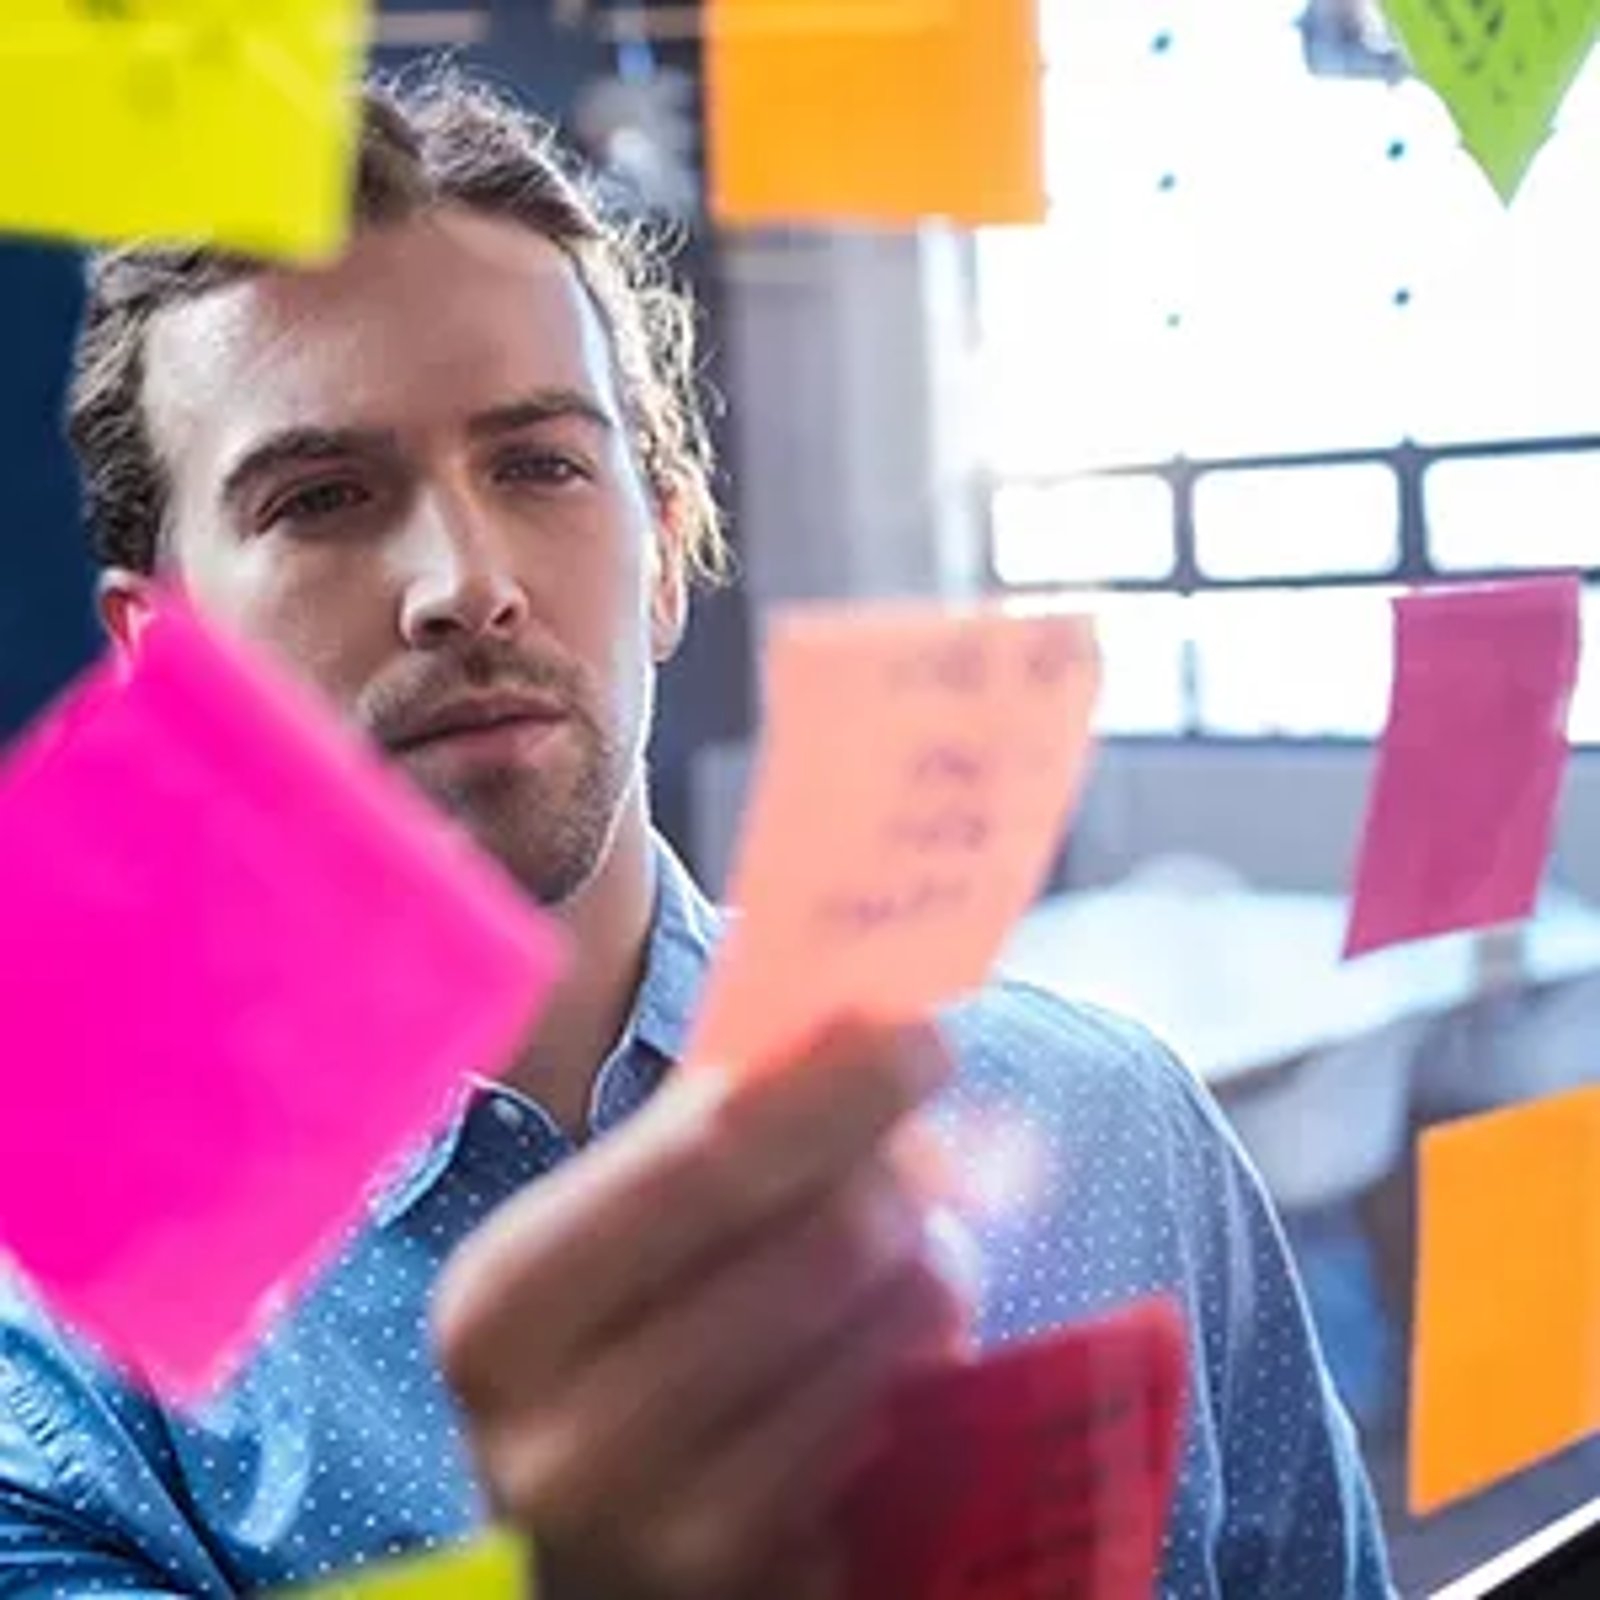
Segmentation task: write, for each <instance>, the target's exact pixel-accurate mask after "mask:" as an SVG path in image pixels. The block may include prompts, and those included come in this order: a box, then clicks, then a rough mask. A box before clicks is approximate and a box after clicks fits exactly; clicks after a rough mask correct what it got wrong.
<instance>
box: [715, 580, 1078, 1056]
mask: <svg viewBox="0 0 1600 1600" xmlns="http://www.w3.org/2000/svg"><path fill="white" fill-rule="evenodd" d="M766 681H767V691H768V707H767V720H766V731H765V736H764V739H763V743H762V753H761V757H760V762H759V766H758V771H757V774H756V778H755V787H754V795H753V798H752V800H751V803H750V807H749V812H748V819H747V823H746V827H745V830H744V834H743V837H742V840H741V843H740V847H739V851H738V854H737V859H736V862H735V867H734V873H733V879H732V899H733V903H734V905H735V906H736V907H737V909H738V911H739V913H740V915H739V918H738V920H737V922H736V923H735V925H734V927H733V929H732V930H731V931H730V933H729V936H728V938H727V940H726V942H725V946H724V950H723V953H722V956H721V957H720V958H719V960H718V963H717V966H716V968H715V970H714V972H713V974H712V977H711V980H710V983H709V984H708V986H707V992H706V996H705V1000H704V1003H703V1007H702V1011H701V1015H700V1018H699V1022H698V1025H697V1029H696V1032H695V1036H694V1039H693V1041H692V1043H691V1047H690V1052H689V1056H690V1059H691V1060H693V1061H696V1062H708V1063H718V1064H721V1065H723V1066H725V1067H728V1068H730V1069H735V1070H739V1069H748V1070H753V1069H755V1068H757V1067H759V1066H761V1065H763V1064H765V1063H767V1062H769V1061H771V1060H772V1059H774V1058H776V1057H777V1056H779V1055H781V1054H782V1053H783V1052H784V1051H785V1050H787V1049H789V1048H791V1047H792V1046H794V1045H796V1044H798V1043H799V1042H800V1041H801V1039H802V1038H803V1037H804V1036H805V1035H806V1034H808V1033H810V1032H811V1031H812V1030H813V1029H814V1028H816V1027H817V1026H818V1025H820V1024H821V1023H823V1022H824V1021H826V1020H827V1019H829V1018H830V1017H831V1016H833V1015H834V1014H836V1013H838V1012H842V1011H856V1012H863V1013H868V1014H871V1015H874V1016H878V1017H882V1018H885V1019H889V1020H898V1019H900V1018H911V1017H915V1016H919V1015H921V1014H923V1013H925V1012H927V1011H929V1010H931V1009H933V1008H934V1007H936V1006H938V1005H940V1004H942V1003H944V1002H945V1001H948V1000H952V999H954V998H956V997H957V996H959V995H960V994H962V993H964V992H966V991H968V990H970V989H972V988H974V987H976V986H977V985H978V984H980V983H981V982H982V981H983V979H984V978H985V976H986V975H987V973H988V970H989V967H990V965H991V963H992V962H993V961H994V959H995V956H996V954H997V953H998V951H999V949H1000V946H1001V944H1002V942H1003V940H1004V938H1005V936H1006V934H1007V933H1008V932H1009V931H1010V928H1011V926H1012V924H1013V923H1014V922H1015V920H1016V918H1017V917H1018V916H1019V915H1020V914H1021V912H1022V911H1023V910H1024V909H1025V908H1026V906H1027V904H1028V903H1029V901H1030V899H1031V898H1032V896H1033V895H1034V894H1035V893H1036V892H1037V890H1038V888H1039V884H1040V881H1041V879H1042V877H1043V874H1044V872H1045V870H1046V868H1047V867H1048V865H1049V862H1050V859H1051V856H1052V852H1053V851H1054V848H1055V846H1056V844H1057V842H1058V840H1059V838H1060V835H1061V830H1062V827H1063V825H1064V823H1065V821H1066V818H1067V816H1068V814H1069V813H1070V810H1071V806H1072V802H1073V800H1074V798H1075V796H1076V794H1077V792H1078V789H1079V786H1080V784H1081V782H1082V779H1083V775H1084V771H1085V766H1086V762H1087V755H1088V746H1089V725H1090V717H1091V714H1092V711H1093V706H1094V701H1095V694H1096V690H1097V687H1098V683H1099V667H1098V657H1097V655H1096V651H1095V646H1094V635H1093V630H1092V626H1091V624H1090V622H1089V621H1088V619H1087V618H1085V617H1081V616H1067V615H1043V614H1035V615H1023V614H1018V613H1014V612H1008V611H1005V610H1003V609H1000V608H997V607H990V608H974V609H968V610H949V609H944V608H941V607H938V606H932V605H929V606H912V605H898V606H884V607H869V608H863V609H860V610H855V611H849V610H826V609H821V610H817V611H815V612H809V613H808V612H796V613H793V614H791V615H789V616H787V617H784V618H782V619H780V620H779V621H777V622H776V623H775V624H774V625H773V628H772V631H771V636H770V641H769V646H768V651H767V672H766Z"/></svg>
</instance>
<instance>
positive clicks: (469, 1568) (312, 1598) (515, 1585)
mask: <svg viewBox="0 0 1600 1600" xmlns="http://www.w3.org/2000/svg"><path fill="white" fill-rule="evenodd" d="M300 1592H301V1591H296V1593H300ZM304 1593H305V1600H434V1597H435V1596H442V1597H443V1600H537V1583H536V1581H535V1577H534V1562H533V1554H532V1552H531V1550H530V1549H529V1547H528V1546H527V1545H526V1544H524V1543H523V1542H522V1541H521V1540H520V1539H514V1538H512V1537H511V1536H510V1535H509V1534H504V1533H491V1534H486V1535H484V1536H483V1537H482V1538H480V1539H476V1540H474V1541H473V1542H472V1543H471V1544H468V1545H463V1546H461V1547H460V1548H459V1549H456V1550H441V1551H438V1552H436V1553H434V1554H431V1555H426V1556H418V1557H414V1558H412V1559H411V1560H409V1561H392V1562H388V1563H385V1564H384V1565H382V1566H377V1567H373V1568H372V1569H371V1571H369V1572H363V1573H362V1574H360V1575H359V1576H351V1577H348V1578H343V1579H337V1580H335V1581H334V1582H333V1583H329V1584H324V1585H322V1586H321V1587H319V1588H317V1589H314V1590H310V1591H305V1592H304Z"/></svg>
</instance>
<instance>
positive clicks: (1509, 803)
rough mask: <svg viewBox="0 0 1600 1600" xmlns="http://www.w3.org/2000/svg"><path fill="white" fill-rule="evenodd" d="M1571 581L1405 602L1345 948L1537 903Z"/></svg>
mask: <svg viewBox="0 0 1600 1600" xmlns="http://www.w3.org/2000/svg"><path fill="white" fill-rule="evenodd" d="M1578 606H1579V585H1578V580H1577V579H1576V578H1569V577H1555V578H1525V579H1519V580H1515V581H1510V582H1505V583H1486V584H1474V585H1469V586H1466V587H1461V588H1451V589H1436V590H1427V591H1423V592H1420V593H1417V594H1408V595H1402V596H1401V597H1400V598H1399V599H1397V600H1396V601H1395V672H1394V689H1393V694H1392V697H1391V703H1390V708H1389V722H1388V726H1387V727H1386V728H1385V730H1384V734H1383V742H1382V745H1381V746H1380V748H1379V752H1378V767H1377V774H1376V777H1375V779H1374V781H1373V788H1372V797H1371V800H1370V802H1369V804H1368V808H1367V818H1366V826H1365V832H1364V834H1363V837H1362V841H1361V855H1360V860H1359V863H1358V865H1357V869H1356V880H1355V892H1354V895H1353V897H1352V902H1351V910H1350V927H1349V931H1348V933H1347V935H1346V938H1345V953H1346V955H1359V954H1361V953H1363V952H1365V951H1368V950H1379V949H1382V948H1383V947H1384V946H1386V945H1392V944H1398V943H1401V942H1402V941H1404V940H1408V939H1422V938H1426V937H1428V936H1430V935H1433V934H1440V933H1454V932H1457V931H1460V930H1463V929H1467V928H1486V927H1492V926H1494V925H1495V924H1497V923H1502V922H1513V921H1516V920H1518V919H1519V918H1522V917H1526V916H1527V915H1528V914H1529V913H1530V912H1531V911H1532V910H1533V907H1534V903H1535V900H1536V899H1537V897H1538V892H1539V880H1540V878H1541V876H1542V875H1543V872H1544V866H1545V860H1546V858H1547V856H1548V855H1549V850H1550V834H1551V829H1552V828H1553V826H1554V824H1555V812H1556V803H1557V801H1558V799H1559V798H1560V793H1561V780H1562V776H1563V774H1564V773H1565V771H1566V764H1567V712H1568V708H1569V706H1570V704H1571V701H1572V691H1573V687H1574V685H1575V683H1576V681H1577V675H1578V641H1579V611H1578Z"/></svg>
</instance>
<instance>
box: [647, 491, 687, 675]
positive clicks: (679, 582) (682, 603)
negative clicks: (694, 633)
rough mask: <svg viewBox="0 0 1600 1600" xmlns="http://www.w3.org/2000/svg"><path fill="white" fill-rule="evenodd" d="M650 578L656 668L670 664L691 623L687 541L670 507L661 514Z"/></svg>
mask: <svg viewBox="0 0 1600 1600" xmlns="http://www.w3.org/2000/svg"><path fill="white" fill-rule="evenodd" d="M651 565H652V567H653V569H654V570H653V571H652V572H651V575H650V583H651V588H650V653H651V655H652V656H653V657H654V658H655V661H656V665H657V666H660V665H661V664H662V663H663V662H666V661H670V660H671V659H672V657H673V656H674V655H676V654H677V650H678V646H679V645H680V644H682V643H683V630H684V628H685V627H686V626H687V625H688V621H689V582H688V578H687V576H686V574H685V572H684V565H683V541H682V538H681V537H680V535H679V532H678V530H677V528H676V527H675V526H674V525H673V514H672V507H671V505H670V504H669V505H668V506H666V507H665V508H664V509H663V511H662V513H661V523H660V527H659V529H658V531H657V534H656V548H655V558H654V560H653V561H652V563H651Z"/></svg>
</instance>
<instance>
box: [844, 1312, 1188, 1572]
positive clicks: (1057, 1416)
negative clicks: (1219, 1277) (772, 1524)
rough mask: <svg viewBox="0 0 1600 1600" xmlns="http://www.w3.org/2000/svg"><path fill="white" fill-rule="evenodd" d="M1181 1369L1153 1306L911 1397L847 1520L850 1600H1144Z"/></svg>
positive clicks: (1163, 1508)
mask: <svg viewBox="0 0 1600 1600" xmlns="http://www.w3.org/2000/svg"><path fill="white" fill-rule="evenodd" d="M1186 1370H1187V1356H1186V1351H1185V1341H1184V1333H1183V1325H1182V1319H1181V1318H1180V1316H1179V1314H1178V1312H1177V1310H1176V1308H1175V1307H1174V1306H1173V1305H1172V1304H1171V1303H1170V1302H1167V1301H1152V1302H1148V1303H1145V1304H1141V1305H1138V1306H1134V1307H1131V1308H1129V1309H1128V1310H1125V1311H1122V1312H1119V1313H1117V1314H1115V1315H1113V1316H1109V1317H1105V1318H1103V1319H1100V1320H1098V1321H1096V1322H1092V1323H1085V1324H1083V1325H1081V1326H1078V1327H1074V1328H1068V1329H1066V1330H1064V1331H1062V1332H1059V1333H1056V1334H1052V1335H1050V1336H1048V1337H1046V1338H1043V1339H1039V1340H1035V1341H1033V1342H1030V1343H1028V1344H1025V1345H1018V1346H1015V1347H1013V1348H1010V1349H1006V1350H1001V1351H999V1352H997V1353H996V1354H994V1355H992V1356H989V1357H987V1358H985V1359H984V1360H982V1361H980V1362H977V1363H975V1364H972V1365H970V1366H960V1367H954V1368H951V1369H949V1370H947V1371H943V1372H940V1373H937V1374H935V1375H932V1376H930V1377H927V1378H924V1379H921V1380H919V1381H918V1382H917V1383H915V1384H913V1385H912V1386H911V1387H909V1388H908V1389H907V1390H906V1391H905V1392H904V1393H903V1394H902V1395H901V1396H900V1397H898V1399H897V1401H896V1403H895V1405H894V1408H893V1411H892V1415H891V1419H890V1442H889V1444H888V1446H887V1448H886V1450H885V1452H884V1454H883V1456H882V1457H881V1458H880V1459H879V1460H878V1461H877V1462H876V1463H875V1464H874V1465H873V1467H872V1468H871V1469H870V1470H869V1472H868V1474H867V1476H866V1478H865V1480H864V1481H863V1482H862V1484H861V1485H860V1486H859V1489H858V1491H857V1493H856V1494H855V1496H854V1498H853V1500H852V1502H851V1505H850V1508H849V1513H848V1518H847V1523H846V1529H847V1537H848V1540H849V1548H850V1585H849V1590H848V1592H849V1595H850V1600H881V1597H882V1596H885V1595H894V1596H895V1597H896V1600H1011V1597H1012V1596H1016V1595H1057V1594H1059V1595H1073V1596H1075V1597H1081V1600H1149V1596H1150V1594H1151V1593H1152V1592H1153V1590H1154V1586H1155V1578H1156V1566H1157V1561H1158V1559H1159V1552H1160V1549H1161V1541H1162V1535H1163V1532H1164V1529H1165V1527H1166V1521H1167V1516H1168V1512H1169V1509H1170V1505H1171V1499H1172V1492H1173V1485H1174V1481H1175V1475H1176V1469H1177V1458H1178V1447H1179V1435H1180V1417H1181V1415H1182V1411H1183V1407H1184V1396H1185V1390H1186Z"/></svg>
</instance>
